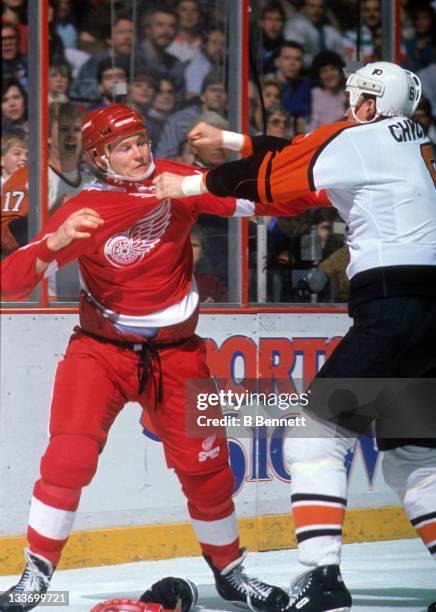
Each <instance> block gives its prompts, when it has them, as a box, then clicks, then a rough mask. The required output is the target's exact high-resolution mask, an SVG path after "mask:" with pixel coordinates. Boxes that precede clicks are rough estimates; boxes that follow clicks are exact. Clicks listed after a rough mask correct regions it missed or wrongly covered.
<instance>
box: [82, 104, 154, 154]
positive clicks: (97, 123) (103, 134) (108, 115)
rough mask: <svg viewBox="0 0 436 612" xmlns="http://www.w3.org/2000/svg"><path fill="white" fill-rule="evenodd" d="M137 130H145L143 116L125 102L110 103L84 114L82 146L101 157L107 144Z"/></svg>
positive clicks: (131, 134)
mask: <svg viewBox="0 0 436 612" xmlns="http://www.w3.org/2000/svg"><path fill="white" fill-rule="evenodd" d="M138 132H147V130H146V127H145V125H144V119H143V117H142V116H141V115H140V114H139V113H138V112H136V111H135V110H133V109H132V108H130V107H129V106H126V105H125V104H110V105H109V106H105V107H104V108H98V109H96V110H93V111H91V112H90V113H88V114H87V115H86V117H85V122H84V124H83V126H82V144H83V148H84V149H85V151H88V152H89V153H91V154H93V153H94V152H95V153H96V155H97V156H98V157H103V156H105V155H106V147H107V145H108V144H111V143H112V142H115V141H117V140H120V139H121V138H126V137H127V136H133V135H134V134H137V133H138Z"/></svg>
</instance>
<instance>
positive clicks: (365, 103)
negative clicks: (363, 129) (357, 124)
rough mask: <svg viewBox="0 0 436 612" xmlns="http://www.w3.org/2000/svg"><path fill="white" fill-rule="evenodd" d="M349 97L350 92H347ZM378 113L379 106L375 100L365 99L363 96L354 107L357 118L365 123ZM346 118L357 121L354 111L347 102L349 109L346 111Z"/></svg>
mask: <svg viewBox="0 0 436 612" xmlns="http://www.w3.org/2000/svg"><path fill="white" fill-rule="evenodd" d="M345 94H346V96H347V99H348V92H345ZM376 113H377V108H376V105H375V102H374V101H373V100H364V98H363V97H362V96H361V97H360V99H359V100H358V101H357V104H356V106H355V108H354V114H355V116H356V119H358V120H359V121H362V122H363V123H365V122H367V121H372V120H373V119H374V117H375V115H376ZM345 118H346V119H348V120H349V121H355V119H354V117H353V111H352V110H351V106H350V105H349V103H347V110H346V111H345Z"/></svg>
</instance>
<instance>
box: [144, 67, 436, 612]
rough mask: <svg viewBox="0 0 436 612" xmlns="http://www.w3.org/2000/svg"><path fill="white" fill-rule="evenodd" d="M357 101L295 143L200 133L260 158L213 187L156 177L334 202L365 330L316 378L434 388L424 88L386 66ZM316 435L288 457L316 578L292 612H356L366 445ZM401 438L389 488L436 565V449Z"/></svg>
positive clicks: (233, 168)
mask: <svg viewBox="0 0 436 612" xmlns="http://www.w3.org/2000/svg"><path fill="white" fill-rule="evenodd" d="M346 91H347V94H348V96H349V108H348V110H347V113H346V116H347V121H342V122H338V123H335V124H333V125H325V126H323V127H321V128H319V129H317V130H315V131H314V132H312V133H311V134H308V135H307V136H305V137H304V138H297V139H295V140H294V141H292V142H291V143H289V142H287V141H278V140H276V141H274V140H272V139H268V138H264V137H255V138H249V137H248V136H242V135H240V134H232V133H229V132H222V131H220V130H217V129H216V128H211V127H210V126H206V125H202V126H201V125H198V126H197V127H196V128H195V129H194V131H193V132H192V133H191V134H190V138H191V139H192V140H193V141H194V142H195V143H196V145H197V146H200V145H206V144H207V145H211V144H214V145H215V146H220V145H221V146H225V147H227V148H230V149H234V150H237V151H241V152H243V153H245V154H246V155H250V156H249V157H247V158H246V159H242V160H238V161H235V162H230V163H225V164H223V165H222V166H220V167H218V168H216V169H213V170H211V171H209V172H208V173H207V174H206V175H204V176H191V177H186V178H181V177H179V176H174V175H170V174H164V175H162V176H159V177H157V179H156V180H155V181H154V183H155V184H156V186H157V195H158V196H160V197H180V196H182V195H190V196H192V195H194V194H198V193H203V194H204V193H214V194H216V195H220V196H223V197H224V196H227V195H233V196H235V197H244V198H250V199H252V200H256V201H260V202H264V203H266V204H267V203H268V202H277V201H283V200H284V199H288V198H295V197H297V196H300V195H304V194H308V193H310V192H312V191H314V190H315V189H327V194H328V196H329V198H330V200H331V202H332V204H333V206H334V207H335V208H336V209H337V210H338V212H339V214H340V215H341V217H342V218H343V219H344V221H345V222H346V223H347V226H348V235H347V242H348V246H349V250H350V265H349V266H348V269H347V273H348V276H349V278H350V279H351V299H350V305H349V308H350V314H351V316H352V317H353V319H354V322H353V326H352V327H351V328H350V330H349V332H348V333H347V334H346V336H345V338H344V339H343V340H342V342H341V343H340V344H339V345H338V346H337V348H336V349H335V351H333V353H332V355H331V356H330V357H329V359H328V360H327V361H326V363H325V365H324V366H323V367H322V369H321V370H320V372H319V374H318V375H317V378H319V379H321V378H324V379H326V378H327V379H328V378H332V379H336V378H339V379H340V378H357V379H359V378H420V377H422V378H436V351H435V349H434V347H435V342H436V197H435V186H434V185H435V168H436V162H435V160H434V158H432V151H431V145H430V141H429V139H428V138H427V137H426V136H425V135H424V131H423V130H422V128H421V127H420V126H419V125H418V124H417V123H414V122H413V121H412V120H411V119H410V118H411V117H412V115H413V113H414V111H415V109H416V107H417V105H418V102H419V99H420V95H421V85H420V82H419V79H418V78H417V77H416V76H415V75H414V74H412V73H410V72H408V71H406V70H403V69H402V68H400V67H399V66H396V65H395V64H391V63H389V62H377V63H374V64H368V65H367V66H364V67H363V68H361V69H359V70H357V71H356V72H355V73H354V74H351V75H350V76H349V78H348V80H347V86H346ZM412 422H413V414H410V418H409V423H412ZM312 425H313V427H314V430H315V432H316V436H314V437H313V439H312V437H311V439H308V438H307V437H306V438H305V439H304V438H303V439H300V440H299V439H298V438H297V437H296V436H298V434H294V437H292V438H287V439H286V443H285V458H286V463H287V469H288V471H289V473H290V474H291V475H292V481H291V491H292V496H291V501H292V508H293V517H294V523H295V527H296V536H297V542H298V550H299V559H300V561H301V562H302V563H304V564H305V565H307V566H309V567H310V568H311V569H310V570H309V571H308V572H307V573H306V574H304V575H303V576H302V577H301V578H300V579H298V580H297V581H296V582H295V585H294V589H293V592H291V601H290V604H289V606H288V610H289V611H291V610H292V611H294V610H295V611H297V610H304V612H324V611H327V610H328V611H330V610H335V611H336V610H341V611H345V610H349V609H350V607H351V596H350V593H349V592H348V590H347V589H346V587H345V585H344V583H343V580H342V577H341V574H340V571H339V564H340V553H341V539H342V525H343V519H344V513H345V506H346V498H347V480H346V472H345V466H344V458H345V456H346V454H347V452H348V450H349V449H350V448H351V447H352V446H353V445H354V443H355V432H354V431H351V432H348V437H346V436H345V435H344V436H343V437H342V435H338V434H337V433H335V432H336V429H333V430H332V428H331V426H330V424H329V423H327V424H324V423H322V424H320V423H319V419H318V421H317V422H314V423H313V424H312ZM306 435H307V434H306ZM403 435H404V436H405V437H404V438H395V439H394V438H389V439H387V438H386V437H385V438H378V447H379V449H380V450H383V451H384V456H383V473H384V477H385V480H386V482H387V483H388V484H389V485H390V486H391V487H392V488H393V489H394V490H395V491H396V492H397V493H398V495H399V497H400V499H401V500H402V502H403V504H404V508H405V510H406V513H407V514H408V516H409V518H410V520H411V522H412V524H413V525H414V526H415V527H416V529H417V531H418V534H419V535H420V536H421V538H422V540H423V542H424V544H425V545H426V546H427V547H428V550H429V552H430V554H431V555H433V557H436V440H435V439H434V438H431V437H429V436H428V437H427V438H425V439H422V438H417V437H415V438H413V437H410V432H409V430H408V431H405V433H404V434H403ZM406 436H408V437H406ZM429 610H436V603H434V604H432V605H431V606H430V608H429Z"/></svg>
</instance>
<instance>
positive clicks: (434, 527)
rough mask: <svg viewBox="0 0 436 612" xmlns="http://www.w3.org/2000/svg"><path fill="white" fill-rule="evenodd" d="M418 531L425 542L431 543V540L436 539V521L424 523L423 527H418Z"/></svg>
mask: <svg viewBox="0 0 436 612" xmlns="http://www.w3.org/2000/svg"><path fill="white" fill-rule="evenodd" d="M416 531H417V532H418V534H419V536H420V538H421V539H422V541H423V542H425V543H426V544H430V542H434V541H435V540H436V521H433V522H432V523H428V525H424V526H423V527H418V528H417V530H416Z"/></svg>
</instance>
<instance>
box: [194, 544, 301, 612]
mask: <svg viewBox="0 0 436 612" xmlns="http://www.w3.org/2000/svg"><path fill="white" fill-rule="evenodd" d="M246 555H247V551H246V550H245V548H242V549H241V556H240V557H239V558H238V559H236V560H235V561H233V562H232V563H230V564H229V565H228V566H227V567H225V568H224V569H222V570H220V569H218V568H216V567H215V566H214V564H213V563H212V560H211V559H210V557H207V556H205V557H204V558H205V559H206V561H207V563H208V565H209V567H210V568H211V570H212V571H213V574H214V577H215V584H216V589H217V591H218V593H219V594H220V595H221V597H222V598H223V599H226V600H227V601H231V602H232V603H234V604H235V605H237V606H242V607H244V608H250V610H263V611H264V612H280V611H281V610H283V609H284V608H286V606H287V604H288V602H289V597H288V595H287V594H286V593H285V591H282V589H279V588H278V587H275V586H272V585H271V584H266V583H265V582H262V581H260V580H258V579H257V578H252V577H251V576H247V574H245V573H244V568H243V567H242V563H243V561H244V559H245V557H246Z"/></svg>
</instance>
